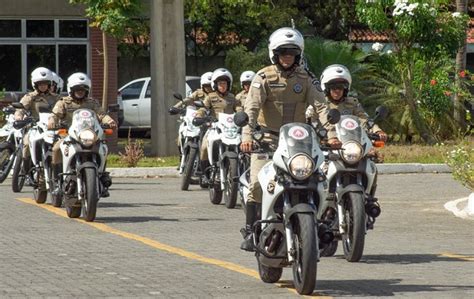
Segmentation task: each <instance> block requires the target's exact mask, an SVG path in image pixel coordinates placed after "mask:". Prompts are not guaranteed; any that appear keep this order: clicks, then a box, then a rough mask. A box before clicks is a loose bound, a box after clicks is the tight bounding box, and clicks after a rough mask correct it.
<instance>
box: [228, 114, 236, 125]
mask: <svg viewBox="0 0 474 299" xmlns="http://www.w3.org/2000/svg"><path fill="white" fill-rule="evenodd" d="M227 122H228V123H230V124H231V123H233V122H234V117H233V116H229V117H228V118H227Z"/></svg>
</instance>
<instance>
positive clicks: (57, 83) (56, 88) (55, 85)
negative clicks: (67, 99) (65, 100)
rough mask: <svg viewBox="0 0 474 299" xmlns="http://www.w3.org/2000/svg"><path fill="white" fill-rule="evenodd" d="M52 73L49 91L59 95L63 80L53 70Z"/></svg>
mask: <svg viewBox="0 0 474 299" xmlns="http://www.w3.org/2000/svg"><path fill="white" fill-rule="evenodd" d="M52 74H53V81H52V82H51V88H50V92H51V93H55V94H58V95H59V94H60V93H61V91H62V90H63V88H64V81H63V79H62V78H61V77H59V75H58V74H56V73H55V72H52Z"/></svg>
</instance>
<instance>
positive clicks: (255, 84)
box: [252, 82, 262, 88]
mask: <svg viewBox="0 0 474 299" xmlns="http://www.w3.org/2000/svg"><path fill="white" fill-rule="evenodd" d="M252 86H253V87H255V88H260V87H261V86H262V84H260V83H258V82H253V83H252Z"/></svg>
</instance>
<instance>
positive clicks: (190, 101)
mask: <svg viewBox="0 0 474 299" xmlns="http://www.w3.org/2000/svg"><path fill="white" fill-rule="evenodd" d="M211 83H212V72H206V73H204V74H202V75H201V88H198V89H196V90H195V91H194V92H193V93H192V94H191V95H190V96H189V97H186V98H185V99H184V100H182V101H180V102H178V103H177V104H176V105H174V106H173V107H175V108H184V107H186V106H188V105H194V102H195V101H204V99H205V98H206V96H207V95H208V94H209V93H210V92H212V87H211ZM170 112H171V109H170Z"/></svg>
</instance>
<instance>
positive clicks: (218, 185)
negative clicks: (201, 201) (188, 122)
mask: <svg viewBox="0 0 474 299" xmlns="http://www.w3.org/2000/svg"><path fill="white" fill-rule="evenodd" d="M208 120H209V118H208V117H206V118H202V119H201V120H198V121H197V122H196V120H195V124H196V125H200V124H203V123H204V122H205V121H208ZM208 130H209V131H208V135H207V142H208V151H207V154H208V158H209V163H210V165H211V167H210V174H209V198H210V200H211V202H212V203H213V204H216V205H217V204H220V203H221V201H222V195H224V202H225V205H226V207H227V208H229V209H232V208H234V207H235V204H236V202H237V194H238V191H239V166H238V155H239V146H240V142H241V141H242V138H241V134H240V131H241V130H240V128H239V127H238V126H237V125H236V124H235V123H234V114H227V113H219V115H218V118H217V120H214V122H213V123H212V125H211V127H210V128H209V129H208Z"/></svg>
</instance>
